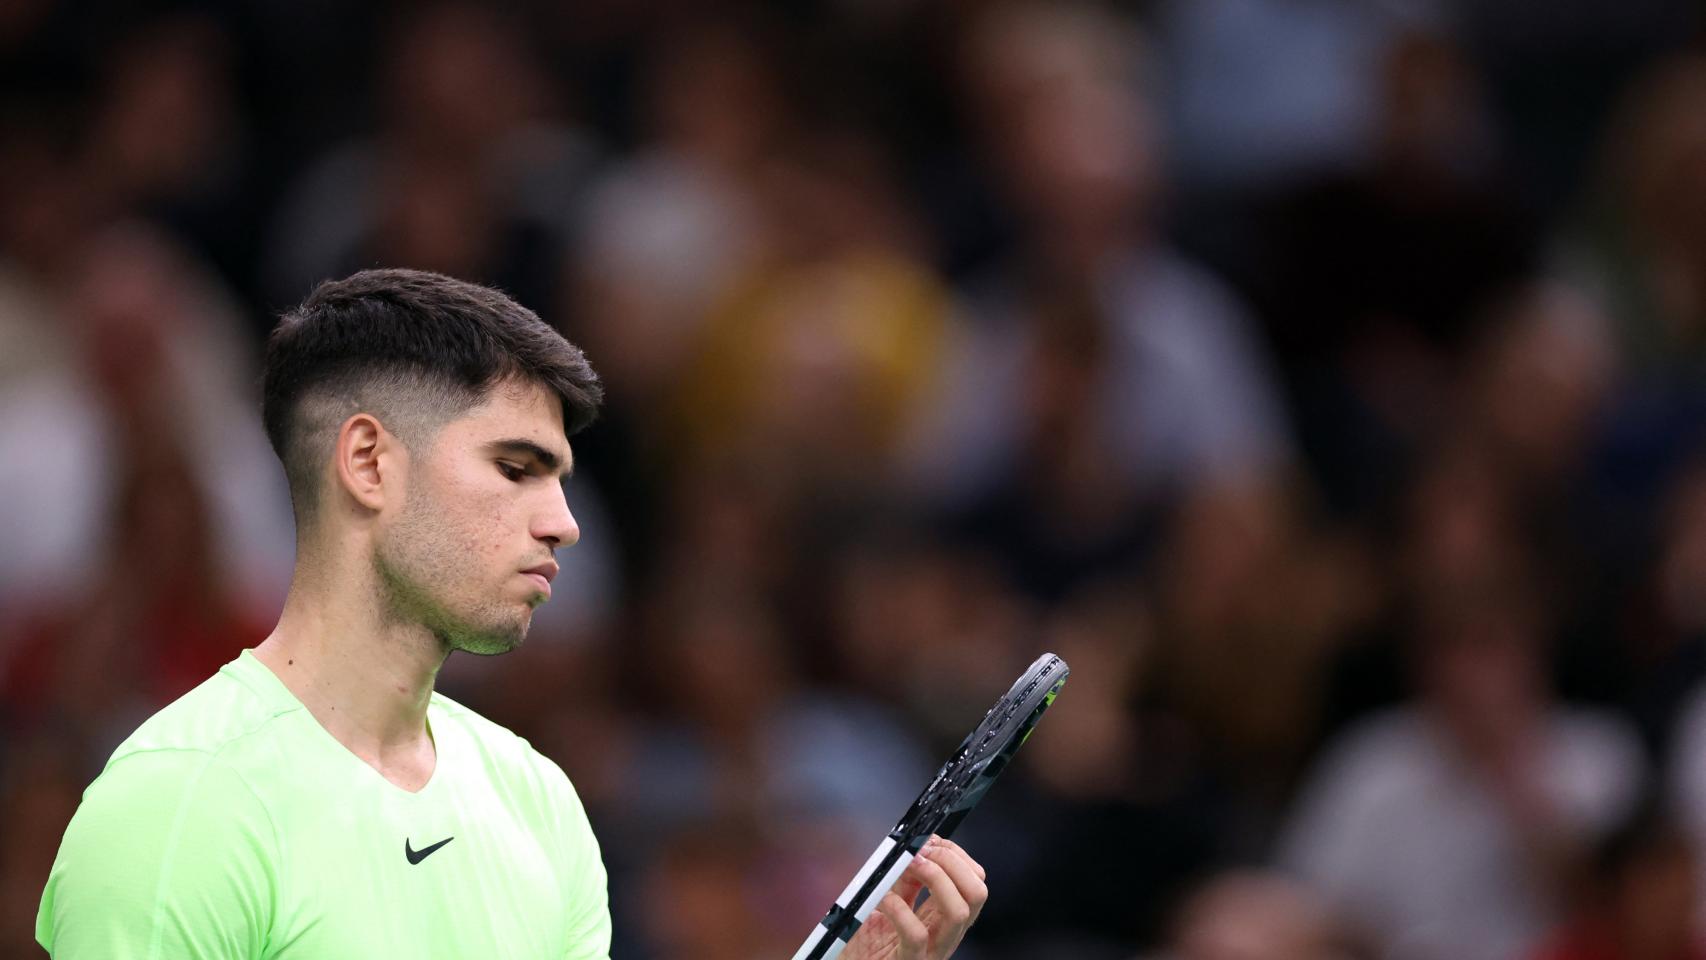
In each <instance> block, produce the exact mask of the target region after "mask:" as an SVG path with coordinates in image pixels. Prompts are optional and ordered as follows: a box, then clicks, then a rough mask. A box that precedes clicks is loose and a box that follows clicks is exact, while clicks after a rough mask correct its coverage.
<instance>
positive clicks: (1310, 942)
mask: <svg viewBox="0 0 1706 960" xmlns="http://www.w3.org/2000/svg"><path fill="white" fill-rule="evenodd" d="M1335 940H1336V938H1335V935H1334V929H1333V923H1332V919H1331V917H1330V915H1329V914H1328V912H1327V909H1326V908H1325V907H1324V906H1323V905H1322V904H1321V903H1320V902H1319V901H1318V900H1316V899H1315V897H1314V896H1312V895H1311V894H1310V893H1309V892H1308V891H1307V890H1305V889H1303V888H1302V887H1300V886H1298V885H1297V884H1294V883H1292V882H1291V881H1289V880H1286V879H1284V878H1282V877H1279V876H1277V875H1269V874H1263V873H1256V872H1240V873H1230V874H1226V875H1224V876H1221V877H1219V878H1218V879H1215V880H1213V881H1210V882H1209V884H1208V885H1207V886H1205V887H1204V888H1203V889H1202V890H1201V891H1199V892H1198V893H1197V894H1196V895H1195V896H1193V897H1192V898H1191V899H1190V901H1189V902H1188V903H1187V904H1186V905H1185V908H1184V910H1183V912H1182V916H1181V919H1180V921H1179V925H1178V932H1177V934H1176V935H1175V938H1174V943H1175V950H1176V954H1175V956H1176V957H1177V958H1178V960H1332V958H1338V957H1342V956H1344V954H1343V952H1342V951H1341V949H1340V948H1339V946H1338V945H1337V943H1336V942H1335Z"/></svg>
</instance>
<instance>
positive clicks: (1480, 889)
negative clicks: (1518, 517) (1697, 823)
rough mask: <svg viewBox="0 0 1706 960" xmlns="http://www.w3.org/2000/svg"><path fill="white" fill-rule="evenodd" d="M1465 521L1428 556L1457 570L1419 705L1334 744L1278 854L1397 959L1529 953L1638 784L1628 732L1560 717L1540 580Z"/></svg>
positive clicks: (1421, 660) (1417, 641) (1432, 623)
mask: <svg viewBox="0 0 1706 960" xmlns="http://www.w3.org/2000/svg"><path fill="white" fill-rule="evenodd" d="M1448 503H1449V500H1442V501H1441V507H1442V508H1443V507H1444V506H1445V505H1446V504H1448ZM1459 512H1460V515H1459V516H1458V517H1456V518H1453V517H1451V516H1438V517H1436V518H1435V521H1434V522H1435V523H1436V524H1437V525H1439V526H1440V527H1441V528H1442V529H1441V531H1440V532H1441V542H1440V543H1439V544H1437V545H1436V547H1435V548H1433V549H1431V550H1430V551H1428V553H1430V554H1432V555H1433V556H1434V559H1435V560H1445V559H1448V558H1449V557H1451V556H1455V557H1457V558H1458V560H1457V563H1456V566H1455V568H1451V567H1433V566H1432V565H1431V564H1427V565H1425V566H1424V570H1427V569H1431V570H1432V574H1425V573H1424V574H1423V575H1422V576H1423V579H1422V580H1420V581H1419V583H1421V584H1427V586H1426V587H1425V588H1423V589H1421V590H1420V591H1419V592H1418V594H1417V602H1418V606H1417V608H1416V609H1415V610H1414V611H1413V614H1412V617H1413V620H1414V622H1415V626H1414V631H1415V635H1414V641H1413V642H1414V650H1413V657H1414V660H1413V663H1414V668H1415V682H1416V685H1417V688H1418V690H1419V694H1418V697H1417V699H1416V700H1415V701H1414V702H1413V703H1410V704H1408V705H1405V706H1403V707H1400V708H1397V709H1395V710H1393V711H1391V712H1388V713H1385V714H1382V715H1377V716H1374V717H1372V718H1369V719H1367V720H1364V721H1362V722H1360V723H1359V724H1358V725H1356V726H1354V727H1353V728H1351V729H1350V730H1348V731H1347V732H1346V733H1345V734H1343V735H1342V736H1341V737H1340V738H1339V739H1338V740H1337V742H1336V743H1335V744H1334V745H1333V746H1332V747H1331V749H1330V750H1329V751H1328V753H1327V755H1326V756H1325V758H1324V760H1323V761H1322V762H1321V764H1320V766H1319V767H1318V769H1317V770H1316V772H1315V774H1314V775H1313V776H1312V778H1311V779H1310V780H1309V781H1308V783H1307V784H1306V786H1305V788H1304V790H1303V791H1302V794H1301V796H1300V799H1299V801H1298V805H1297V807H1296V808H1295V810H1294V812H1293V815H1292V820H1291V823H1290V825H1289V826H1288V828H1287V831H1286V833H1285V835H1284V837H1283V839H1282V841H1281V845H1280V860H1281V862H1282V863H1283V864H1285V865H1286V866H1287V867H1288V868H1290V869H1292V870H1294V871H1296V872H1297V873H1298V875H1300V876H1301V877H1303V878H1305V879H1307V880H1309V881H1310V882H1312V883H1314V884H1316V885H1318V887H1319V889H1320V890H1321V891H1322V892H1323V893H1324V894H1325V895H1326V896H1327V897H1328V900H1329V901H1330V902H1331V903H1332V904H1333V905H1334V907H1335V909H1337V910H1339V911H1340V912H1341V913H1342V914H1343V915H1344V916H1345V917H1346V918H1347V920H1349V921H1350V922H1352V923H1355V924H1356V925H1358V927H1359V928H1360V929H1359V930H1358V933H1359V934H1361V935H1364V936H1367V937H1368V938H1369V939H1370V941H1371V942H1372V943H1374V944H1376V945H1377V947H1378V950H1379V954H1380V955H1381V956H1383V957H1387V958H1391V960H1448V958H1449V960H1502V958H1508V957H1510V956H1512V955H1514V953H1515V952H1516V951H1518V950H1521V949H1523V948H1524V947H1525V946H1527V945H1529V944H1531V943H1532V942H1534V940H1535V938H1537V937H1538V936H1539V935H1540V934H1541V933H1542V932H1543V931H1544V930H1545V929H1546V928H1547V927H1548V926H1550V925H1551V923H1552V922H1553V921H1554V920H1555V919H1556V917H1557V916H1558V913H1557V909H1558V901H1559V896H1560V893H1561V891H1562V885H1563V884H1564V882H1565V881H1566V880H1567V878H1568V877H1569V875H1570V874H1569V870H1570V869H1571V867H1572V866H1573V864H1574V862H1575V861H1574V858H1575V857H1576V855H1577V854H1578V853H1579V852H1580V851H1581V850H1583V849H1585V845H1586V844H1589V843H1591V842H1592V841H1593V839H1594V838H1595V837H1596V836H1597V835H1598V834H1599V833H1600V832H1601V831H1604V830H1605V829H1607V828H1608V827H1609V826H1610V825H1611V824H1612V823H1613V822H1614V821H1615V820H1616V819H1617V818H1618V817H1620V816H1622V815H1623V814H1624V812H1625V811H1626V810H1627V809H1628V808H1629V807H1630V805H1631V803H1632V800H1633V798H1634V796H1635V795H1636V793H1637V791H1638V788H1639V784H1640V782H1641V780H1642V765H1643V764H1642V758H1641V754H1640V749H1639V745H1638V743H1637V741H1636V740H1635V739H1634V737H1633V734H1632V733H1631V732H1630V731H1629V730H1627V729H1625V727H1624V726H1623V725H1622V724H1621V723H1620V722H1618V721H1616V720H1613V719H1611V718H1608V717H1605V716H1602V715H1598V714H1594V713H1587V712H1581V711H1577V710H1574V709H1570V708H1565V707H1563V706H1560V705H1558V704H1556V703H1555V702H1553V700H1552V699H1551V697H1550V695H1549V694H1548V692H1547V689H1546V684H1547V681H1546V676H1545V669H1544V660H1543V659H1542V657H1543V650H1544V643H1545V640H1544V637H1545V636H1546V635H1547V621H1546V620H1545V613H1544V612H1543V608H1542V607H1541V606H1540V600H1539V597H1538V596H1537V595H1536V594H1535V593H1534V592H1533V587H1532V586H1531V585H1530V584H1529V583H1528V582H1527V578H1528V577H1530V576H1531V574H1529V573H1528V572H1526V570H1525V568H1524V567H1522V566H1521V565H1520V564H1516V565H1513V563H1512V561H1511V559H1510V558H1509V557H1504V558H1501V557H1500V556H1499V554H1498V551H1497V550H1496V549H1490V548H1492V547H1493V545H1492V544H1490V543H1487V542H1485V541H1484V539H1483V537H1484V535H1485V533H1486V532H1487V531H1485V530H1481V529H1477V528H1478V527H1479V526H1480V524H1479V523H1478V522H1477V521H1474V520H1473V516H1474V511H1473V510H1472V509H1471V510H1469V511H1468V512H1463V511H1459ZM1454 521H1455V522H1454ZM1477 542H1479V543H1480V546H1479V547H1477V546H1475V544H1476V543H1477ZM1465 551H1468V552H1465ZM1477 558H1479V559H1478V560H1477ZM1472 562H1473V563H1472ZM1430 581H1431V583H1430Z"/></svg>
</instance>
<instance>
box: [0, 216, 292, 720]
mask: <svg viewBox="0 0 1706 960" xmlns="http://www.w3.org/2000/svg"><path fill="white" fill-rule="evenodd" d="M45 292H47V294H48V295H49V296H50V297H51V298H52V299H46V300H44V301H43V302H44V303H48V304H52V305H53V307H52V309H56V310H59V311H63V312H62V313H61V314H59V316H60V317H61V318H62V320H63V323H64V326H63V327H62V328H61V329H59V330H58V331H56V333H57V334H58V335H59V336H61V337H63V338H64V345H65V349H66V350H67V353H66V354H65V355H64V362H66V363H67V366H65V367H63V368H60V369H57V370H56V369H54V368H52V367H47V368H45V369H37V370H34V371H31V372H30V373H29V374H28V375H27V376H25V377H23V378H21V379H20V381H19V382H18V383H16V384H14V385H13V389H12V391H11V392H10V393H9V395H8V404H7V406H6V408H5V410H6V413H7V416H5V417H0V463H5V464H6V465H7V468H8V472H7V473H5V474H0V475H4V476H7V477H9V478H10V479H9V480H8V482H15V483H17V484H24V485H25V486H22V487H21V488H20V490H21V492H20V498H19V499H12V498H4V499H0V512H11V513H9V515H7V516H5V517H4V522H5V525H6V527H7V529H9V530H13V531H16V533H15V534H14V535H15V536H17V537H18V538H19V539H18V540H17V541H14V542H13V545H14V546H16V545H17V544H19V543H22V544H31V543H35V544H41V543H51V542H53V539H52V538H54V537H56V535H57V534H58V533H60V532H59V531H55V530H53V529H52V525H53V524H54V523H56V522H59V521H60V518H63V517H66V516H70V517H73V518H78V519H79V521H80V522H79V524H77V525H74V526H73V527H72V529H73V531H81V533H80V535H78V536H75V537H73V538H71V539H70V540H69V541H68V542H66V543H65V553H64V554H63V555H62V556H56V555H54V553H53V552H51V551H47V550H37V551H35V552H31V553H22V552H20V553H19V554H17V555H16V557H17V559H19V560H24V561H27V566H25V567H22V568H21V569H20V570H19V571H17V576H18V577H19V578H21V579H20V580H18V581H17V582H18V583H19V584H20V593H21V595H22V596H23V597H27V598H28V599H27V600H20V601H14V605H15V609H14V610H13V614H14V617H13V619H12V621H11V623H10V624H4V623H0V634H4V633H9V634H10V636H9V637H6V638H5V639H6V643H4V644H0V690H4V693H3V694H0V701H3V702H0V708H4V709H5V710H6V712H7V713H8V714H9V715H10V716H11V718H12V719H13V720H14V721H17V722H23V721H26V720H28V721H32V722H39V721H43V720H47V719H54V720H57V721H60V722H65V723H67V724H69V725H71V726H72V727H73V728H74V729H75V731H76V732H77V733H79V734H81V735H83V736H86V737H88V738H89V741H88V742H89V744H90V747H91V748H92V749H94V750H95V751H96V753H97V754H99V753H100V752H102V747H103V745H104V746H105V747H106V748H110V747H111V746H112V745H114V744H116V742H117V738H118V737H119V736H121V735H122V732H123V731H122V729H121V728H122V727H124V726H126V725H127V724H130V723H133V722H134V721H135V720H136V719H137V715H138V713H139V712H140V713H142V714H146V713H147V712H149V708H151V707H153V706H158V704H159V703H161V702H165V701H166V700H170V699H171V698H172V697H174V696H176V695H177V694H179V693H182V692H184V691H185V690H187V689H189V687H190V686H193V685H194V683H195V682H196V678H197V677H198V676H202V675H205V673H206V672H207V671H208V669H209V668H210V665H211V666H213V667H216V666H217V665H218V664H219V663H222V662H223V661H224V660H226V659H229V658H230V656H232V655H234V653H235V651H237V650H240V649H241V648H242V646H243V645H244V642H245V641H244V638H245V637H249V638H250V639H255V638H257V637H258V636H259V634H256V633H255V632H254V631H255V629H256V628H257V627H258V626H260V625H263V624H260V623H259V621H262V620H264V617H265V613H264V612H263V611H264V610H265V609H267V608H268V607H270V606H271V605H272V604H273V603H276V602H277V601H278V599H279V598H280V597H282V595H283V589H284V585H285V583H286V580H287V578H288V572H287V571H288V566H289V563H290V558H291V538H290V537H289V536H288V533H287V531H288V530H289V526H288V524H289V519H288V513H287V508H286V506H285V504H286V502H287V501H286V500H285V498H284V494H283V491H282V489H281V485H280V484H279V482H278V478H277V477H276V475H275V474H276V471H275V470H273V469H272V468H271V466H270V465H269V464H268V463H267V453H266V448H265V444H264V437H263V436H262V435H261V433H260V423H259V418H258V416H257V414H256V412H255V411H254V409H253V406H252V405H251V404H250V403H248V402H246V401H244V400H243V399H242V398H243V396H244V392H245V390H246V389H247V386H248V385H247V383H246V382H245V381H244V378H243V373H242V371H244V370H245V369H247V365H246V364H245V363H244V362H243V361H242V352H241V348H240V346H239V345H238V344H237V343H234V342H233V340H232V335H233V334H234V333H235V330H236V323H235V321H234V320H233V319H232V308H231V306H230V305H229V303H228V302H227V300H226V299H225V297H224V296H223V294H222V291H221V289H220V288H219V287H218V286H217V284H215V283H214V282H213V281H212V280H211V279H210V278H209V277H207V276H205V275H204V274H202V273H201V271H200V270H199V267H198V264H197V263H196V262H195V261H193V260H190V259H188V258H186V257H185V255H184V254H183V252H182V251H181V250H179V249H177V248H176V247H174V246H172V245H171V244H170V243H168V242H167V241H166V240H165V238H164V237H162V236H161V235H160V234H158V233H157V232H155V231H152V230H150V229H148V228H146V227H144V226H142V225H140V224H136V223H132V224H127V225H121V226H112V227H108V228H106V229H104V230H101V231H99V232H96V233H91V234H90V236H89V238H88V239H87V240H86V241H85V242H84V244H83V245H82V246H80V248H79V257H78V259H77V260H76V261H75V264H74V266H73V267H72V269H71V271H70V272H69V273H68V275H66V276H65V277H63V278H61V281H60V284H57V285H55V286H53V287H48V288H45ZM51 316H53V315H52V314H43V315H40V316H39V317H35V318H30V319H27V320H26V321H25V322H26V323H29V322H34V323H52V322H54V321H53V320H51V319H48V318H49V317H51ZM61 391H69V394H68V395H69V397H70V398H71V401H72V402H58V400H57V398H59V397H64V396H67V394H66V393H62V392H61ZM173 437H178V438H183V437H194V438H197V443H198V444H205V445H206V447H207V449H206V450H203V449H201V448H200V447H197V448H196V449H189V448H186V447H184V446H182V445H181V444H180V443H177V442H173V441H172V440H171V438H173ZM215 451H216V452H217V455H218V457H219V462H220V469H219V470H218V471H213V472H207V471H202V470H199V469H194V468H192V467H191V466H190V465H189V461H190V460H191V459H192V458H197V457H202V456H209V455H213V454H214V452H215ZM43 462H49V463H59V464H65V465H80V467H79V468H78V471H77V472H73V473H71V474H70V475H69V476H68V477H59V476H54V475H51V474H49V475H42V474H40V473H39V472H38V471H37V470H31V469H29V468H30V467H31V466H32V465H37V466H38V469H39V464H41V463H43ZM14 468H15V469H16V470H17V471H18V473H16V474H11V473H10V472H9V471H10V470H11V469H14ZM195 478H201V479H195ZM42 482H50V483H52V484H53V487H52V489H51V491H47V490H32V489H31V487H30V486H29V485H31V484H40V483H42ZM269 494H270V496H269ZM44 524H45V525H47V527H48V529H46V530H43V531H42V532H41V533H40V534H39V535H38V534H35V533H32V532H31V531H33V530H37V529H38V528H40V527H41V526H42V525H44ZM82 524H92V526H83V525H82ZM25 589H27V592H23V591H24V590H25ZM4 592H5V591H4V588H3V586H0V594H3V593H4ZM189 596H193V597H196V598H198V599H197V602H195V603H193V604H192V603H186V602H184V599H185V598H186V597H189ZM186 611H193V612H191V613H186ZM203 614H205V619H203V618H202V615H203ZM8 628H9V629H8Z"/></svg>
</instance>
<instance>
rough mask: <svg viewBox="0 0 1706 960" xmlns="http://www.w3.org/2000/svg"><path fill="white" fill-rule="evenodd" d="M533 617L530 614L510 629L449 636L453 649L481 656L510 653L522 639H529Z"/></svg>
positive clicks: (519, 644)
mask: <svg viewBox="0 0 1706 960" xmlns="http://www.w3.org/2000/svg"><path fill="white" fill-rule="evenodd" d="M532 620H533V618H532V617H531V616H529V617H528V618H527V619H525V620H523V621H522V622H521V623H520V624H518V625H516V626H515V627H513V628H510V629H502V630H489V631H481V632H478V633H475V632H469V633H464V634H461V635H459V636H456V637H451V638H448V643H449V646H450V648H451V649H452V650H460V651H462V652H463V653H472V654H474V655H475V656H480V657H495V656H497V655H498V654H500V653H508V652H510V651H511V650H514V649H515V648H516V647H519V646H521V641H523V640H525V639H527V628H528V626H529V624H531V623H532Z"/></svg>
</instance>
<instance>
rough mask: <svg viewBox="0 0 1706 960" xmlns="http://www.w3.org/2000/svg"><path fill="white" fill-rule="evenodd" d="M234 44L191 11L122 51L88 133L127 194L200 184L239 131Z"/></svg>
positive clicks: (110, 178)
mask: <svg viewBox="0 0 1706 960" xmlns="http://www.w3.org/2000/svg"><path fill="white" fill-rule="evenodd" d="M229 45H230V40H229V38H228V37H226V36H225V35H224V33H223V32H221V30H220V28H219V27H218V26H216V25H215V24H214V23H213V22H211V21H209V20H203V19H199V18H195V17H188V16H186V17H183V18H180V19H176V20H169V21H166V22H164V23H162V24H159V25H157V26H155V27H153V28H151V29H148V30H146V31H144V32H143V33H141V34H140V35H139V36H138V37H137V38H135V39H134V40H132V41H131V42H130V43H128V44H126V45H124V46H123V47H122V48H121V49H120V51H119V54H118V56H117V58H116V60H115V62H114V64H113V67H112V73H111V77H110V79H109V81H108V84H107V88H106V101H105V103H104V104H103V106H102V109H101V111H100V113H99V114H98V115H97V117H96V119H95V121H94V127H93V129H92V131H91V132H90V134H89V138H90V151H91V158H90V159H91V161H92V162H93V165H94V166H95V167H97V168H98V169H99V170H100V172H101V175H102V176H103V177H104V178H105V179H106V181H107V182H108V184H109V185H110V186H111V187H112V188H114V189H115V190H116V192H117V194H118V195H119V196H120V197H121V198H140V199H148V198H150V197H151V196H153V195H155V194H160V193H172V192H177V191H189V190H194V189H196V187H197V183H196V180H197V178H198V176H205V175H206V173H205V167H206V165H207V164H208V163H209V162H210V160H212V159H213V158H214V157H215V156H216V155H217V154H218V153H219V152H220V151H222V150H224V149H226V147H227V145H228V144H229V142H230V141H231V140H232V139H233V138H234V137H235V136H236V132H235V127H236V114H235V110H234V105H233V104H232V102H231V99H230V96H229V94H230V91H232V90H233V89H235V85H236V84H235V81H234V79H233V78H232V75H231V66H230V62H229V57H230V52H229V49H228V47H229Z"/></svg>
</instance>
